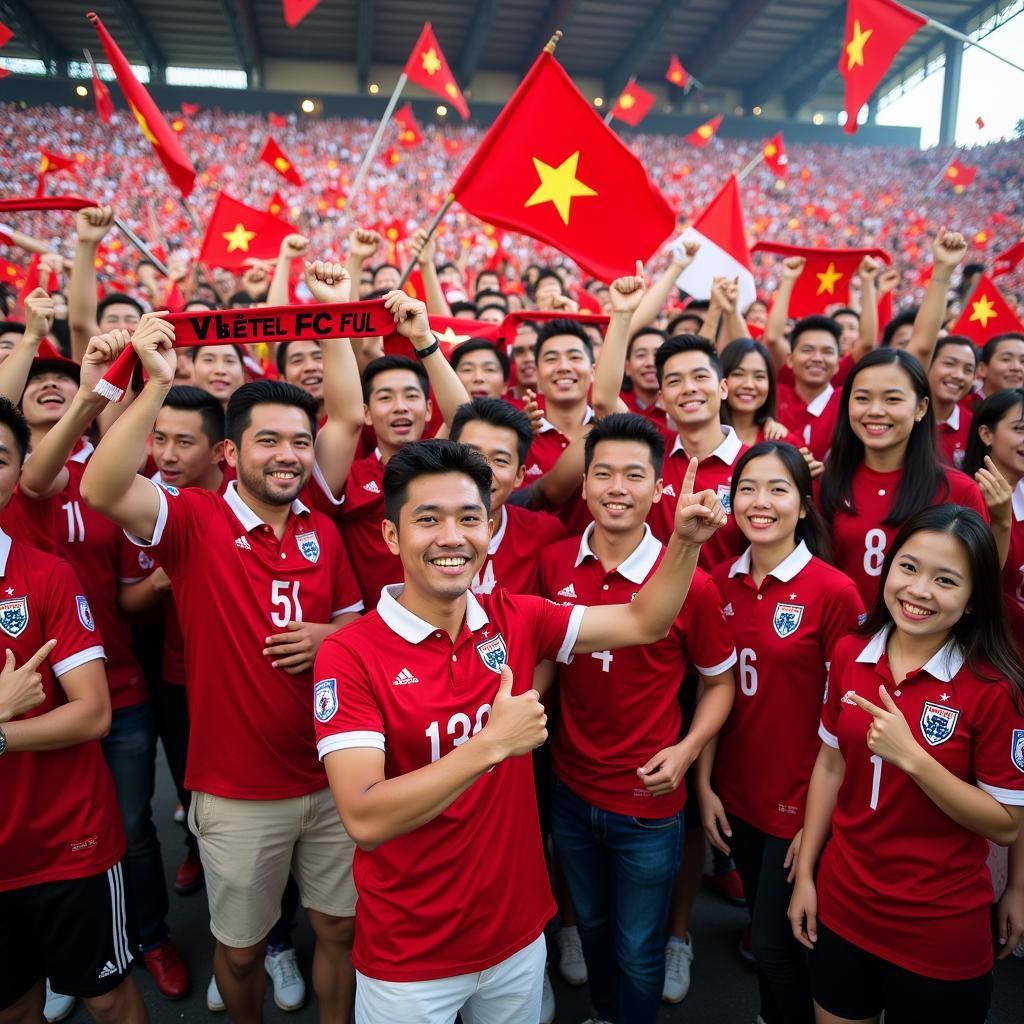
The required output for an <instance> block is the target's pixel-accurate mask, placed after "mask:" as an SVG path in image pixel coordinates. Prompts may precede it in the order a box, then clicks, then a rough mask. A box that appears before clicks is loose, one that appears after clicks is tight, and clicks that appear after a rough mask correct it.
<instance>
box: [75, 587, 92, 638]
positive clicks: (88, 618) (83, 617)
mask: <svg viewBox="0 0 1024 1024" xmlns="http://www.w3.org/2000/svg"><path fill="white" fill-rule="evenodd" d="M75 604H76V605H77V607H78V621H79V622H81V624H82V625H83V626H85V628H86V629H87V630H89V632H90V633H93V632H95V630H96V623H95V622H94V621H93V617H92V609H91V608H90V607H89V599H88V598H87V597H85V596H84V595H83V594H79V595H78V596H77V597H76V598H75Z"/></svg>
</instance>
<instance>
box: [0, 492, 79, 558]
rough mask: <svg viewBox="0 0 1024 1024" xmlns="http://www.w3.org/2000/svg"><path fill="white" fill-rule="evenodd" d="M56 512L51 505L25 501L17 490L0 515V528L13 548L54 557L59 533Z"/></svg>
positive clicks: (26, 499) (55, 506)
mask: <svg viewBox="0 0 1024 1024" xmlns="http://www.w3.org/2000/svg"><path fill="white" fill-rule="evenodd" d="M58 511H59V509H58V507H57V505H56V504H55V503H54V502H50V501H33V500H32V499H31V498H26V497H25V495H24V494H23V493H22V490H21V487H20V486H19V487H15V488H14V493H13V494H12V495H11V500H10V501H9V502H8V503H7V504H6V505H5V506H4V508H3V511H2V512H0V527H2V528H3V530H4V532H5V533H6V534H7V536H8V537H10V538H11V540H13V541H14V543H15V544H24V545H26V546H27V547H30V548H36V549H37V550H39V551H48V552H49V553H50V554H51V555H56V554H57V553H58V545H57V538H58V537H59V536H60V532H61V531H60V527H59V525H58V520H57V516H56V515H55V513H56V512H58ZM61 514H62V515H63V513H61Z"/></svg>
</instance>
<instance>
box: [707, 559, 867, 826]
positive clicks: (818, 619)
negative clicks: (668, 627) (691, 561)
mask: <svg viewBox="0 0 1024 1024" xmlns="http://www.w3.org/2000/svg"><path fill="white" fill-rule="evenodd" d="M714 579H715V583H716V584H717V585H718V591H719V593H720V594H721V596H722V600H723V602H724V603H725V621H726V622H727V623H728V625H729V629H730V631H731V633H732V639H733V642H734V643H735V644H736V649H737V651H739V669H738V670H737V674H738V676H739V678H738V680H737V682H738V685H737V687H736V699H735V700H734V701H733V705H732V711H731V712H730V714H729V718H728V721H726V723H725V725H724V726H723V727H722V731H721V732H720V733H719V734H718V750H717V753H716V754H715V791H716V792H717V793H718V795H719V797H721V799H722V803H723V804H724V805H725V809H726V811H728V812H729V813H730V814H735V815H736V816H737V817H739V818H742V819H743V820H744V821H747V822H749V823H750V824H751V825H753V826H754V827H755V828H757V829H760V830H761V831H762V832H767V833H768V834H769V835H772V836H778V837H779V838H780V839H792V838H793V836H795V835H796V834H797V832H798V831H799V830H800V828H801V826H802V825H803V820H804V804H805V802H806V800H807V784H808V782H809V781H810V778H811V770H812V769H813V768H814V761H815V759H816V758H817V756H818V748H819V747H820V745H821V744H820V743H819V741H818V721H819V711H820V708H821V700H822V696H823V695H824V693H825V682H826V680H827V678H828V665H829V662H830V661H831V660H832V651H833V649H834V647H835V645H836V643H837V641H838V640H839V639H840V638H841V637H843V636H845V635H846V634H847V633H848V632H849V631H850V630H852V629H854V628H855V627H856V626H857V622H858V620H859V618H860V615H861V613H862V612H863V610H864V606H863V605H862V604H861V600H860V595H859V594H858V593H857V588H856V586H854V583H853V580H851V579H850V578H849V577H848V576H844V575H843V574H842V573H841V572H840V571H839V570H838V569H833V568H832V566H830V565H828V564H827V563H826V562H823V561H822V560H821V559H820V558H815V557H814V556H813V555H812V554H811V553H810V551H808V549H807V546H806V545H805V544H804V543H803V542H801V543H800V544H799V545H798V546H797V548H796V549H795V550H794V551H793V553H792V554H790V555H789V556H788V557H787V558H786V559H785V560H784V561H782V562H781V563H780V564H779V565H777V566H776V567H775V569H774V570H773V571H772V572H771V573H769V574H768V575H767V576H766V577H765V578H764V579H763V580H762V581H761V586H760V587H755V586H754V581H753V577H752V576H751V574H750V549H749V548H748V549H747V550H746V551H745V552H744V553H743V554H742V555H741V556H740V557H739V558H738V559H737V560H736V561H735V562H723V563H722V564H721V565H719V566H717V567H716V568H715V572H714Z"/></svg>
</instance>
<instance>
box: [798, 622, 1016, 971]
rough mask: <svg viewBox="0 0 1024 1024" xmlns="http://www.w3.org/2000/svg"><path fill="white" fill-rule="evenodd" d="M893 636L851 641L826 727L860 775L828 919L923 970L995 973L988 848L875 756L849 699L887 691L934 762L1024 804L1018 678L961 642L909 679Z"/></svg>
mask: <svg viewBox="0 0 1024 1024" xmlns="http://www.w3.org/2000/svg"><path fill="white" fill-rule="evenodd" d="M886 638H887V633H886V632H881V633H878V634H876V635H875V636H874V637H872V638H871V639H870V640H865V638H864V637H847V638H845V639H844V640H841V641H840V642H839V644H838V645H837V646H836V652H835V655H834V657H833V660H832V670H831V673H830V676H829V685H828V694H827V699H826V702H825V707H824V711H823V713H822V716H821V729H820V733H821V738H822V740H823V742H825V743H827V744H828V745H829V746H831V747H836V748H838V749H839V751H840V752H841V753H842V755H843V759H844V761H845V762H846V768H845V773H844V775H843V782H842V785H841V786H840V788H839V796H838V799H837V801H836V808H835V811H834V812H833V815H832V838H831V840H830V841H829V843H828V844H827V846H826V847H825V851H824V853H823V855H822V858H821V864H820V866H819V869H818V879H817V885H818V916H819V917H820V919H821V920H822V921H824V922H825V924H826V925H828V927H829V928H831V929H832V930H833V931H834V932H836V933H837V934H839V935H841V936H842V937H843V938H845V939H847V940H848V941H850V942H852V943H854V944H855V945H857V946H860V947H861V948H862V949H865V950H867V951H868V952H869V953H873V954H875V955H876V956H879V957H882V958H883V959H884V960H887V961H889V962H890V963H894V964H896V965H897V966H899V967H904V968H906V969H907V970H909V971H914V972H916V973H917V974H923V975H925V976H926V977H929V978H942V979H945V980H949V981H956V980H961V979H966V978H976V977H978V976H979V975H981V974H984V973H985V972H987V971H990V970H991V969H992V933H991V930H990V927H989V907H990V906H991V904H992V899H993V895H992V880H991V877H990V875H989V872H988V869H987V867H986V859H987V857H988V843H987V842H986V841H985V839H984V838H982V837H981V836H979V835H978V834H977V833H974V832H971V831H969V830H968V829H966V828H964V827H963V826H961V825H958V824H957V823H956V822H955V821H953V819H952V818H950V817H948V815H946V814H945V813H944V812H943V811H942V810H940V808H939V807H938V805H937V804H935V803H933V802H932V800H931V799H930V798H929V797H928V796H927V795H926V794H925V792H924V790H923V789H921V788H920V787H919V786H918V785H917V783H915V782H914V781H913V779H911V777H910V776H909V775H907V774H906V773H905V772H903V771H901V770H900V769H899V768H897V767H895V766H894V765H892V764H889V763H887V762H885V761H883V760H882V758H881V757H880V756H879V755H877V754H872V753H871V751H870V750H869V749H868V746H867V743H866V741H865V737H866V736H867V731H868V727H869V726H870V724H871V716H870V715H869V714H868V713H867V712H866V711H862V710H861V709H860V708H859V707H858V706H857V705H856V704H855V703H853V701H852V700H850V699H849V697H848V696H847V694H849V693H850V692H851V691H852V692H854V693H857V694H859V695H860V696H861V697H863V698H865V699H866V700H869V701H871V702H872V703H873V704H876V705H877V704H879V702H880V701H879V696H878V687H879V685H884V686H885V687H886V689H887V690H888V691H889V694H890V696H891V697H892V698H893V700H894V701H895V702H896V704H897V706H898V707H899V709H900V711H901V712H902V713H903V715H904V716H905V718H906V720H907V724H908V725H909V726H910V731H911V733H912V734H913V736H914V739H915V740H917V742H918V743H919V744H920V745H921V746H922V747H923V748H924V749H925V750H926V751H927V752H928V753H929V755H930V756H931V757H933V758H935V760H936V761H938V762H939V763H940V764H941V765H942V766H943V767H944V768H946V769H947V770H948V771H949V772H950V773H952V774H953V775H955V776H956V777H957V778H958V779H962V780H963V781H964V782H968V783H971V784H972V785H977V786H979V787H980V788H981V789H983V790H984V791H985V792H986V793H988V794H989V795H991V796H992V797H994V798H995V799H996V800H998V801H999V802H1000V803H1002V804H1007V805H1018V806H1019V805H1022V804H1024V716H1022V715H1021V714H1020V713H1019V712H1018V711H1017V710H1016V708H1015V707H1014V703H1013V697H1012V695H1011V687H1010V684H1009V683H1008V682H1006V681H1005V680H1000V681H998V682H986V681H985V680H983V679H980V678H979V677H978V676H976V675H975V674H974V673H973V672H972V671H971V669H970V668H969V667H968V665H967V664H966V663H965V661H964V658H963V655H962V654H961V653H960V652H959V650H958V649H957V648H956V646H955V645H954V644H953V643H952V642H950V643H948V644H947V645H946V646H945V647H944V648H943V649H942V650H941V651H939V652H938V653H937V654H936V655H935V656H934V657H933V658H931V660H930V661H929V662H928V663H927V664H926V665H924V666H923V667H922V668H920V669H917V670H915V671H913V672H911V673H909V674H908V676H907V678H906V679H904V680H903V681H902V682H900V683H899V685H896V684H895V683H894V682H893V678H892V672H891V670H890V668H889V660H888V656H887V654H886Z"/></svg>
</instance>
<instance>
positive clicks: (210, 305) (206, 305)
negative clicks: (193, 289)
mask: <svg viewBox="0 0 1024 1024" xmlns="http://www.w3.org/2000/svg"><path fill="white" fill-rule="evenodd" d="M189 306H202V307H203V308H204V309H208V310H209V311H210V312H211V313H215V312H216V311H217V310H218V309H219V308H220V307H219V306H216V305H214V304H213V303H212V302H207V301H206V299H197V298H194V297H193V298H191V299H189V300H188V302H186V303H185V305H184V307H183V308H184V311H185V312H186V313H187V312H188V307H189Z"/></svg>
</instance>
